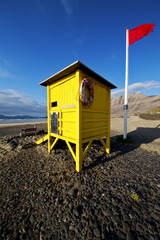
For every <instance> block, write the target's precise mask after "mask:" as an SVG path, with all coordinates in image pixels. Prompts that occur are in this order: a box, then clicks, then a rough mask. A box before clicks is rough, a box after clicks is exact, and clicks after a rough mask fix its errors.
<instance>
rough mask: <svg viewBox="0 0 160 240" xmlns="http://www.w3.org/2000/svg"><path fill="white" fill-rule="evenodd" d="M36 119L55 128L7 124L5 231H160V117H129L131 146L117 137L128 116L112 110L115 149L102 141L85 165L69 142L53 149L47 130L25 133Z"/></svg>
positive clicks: (23, 234) (102, 238) (149, 234)
mask: <svg viewBox="0 0 160 240" xmlns="http://www.w3.org/2000/svg"><path fill="white" fill-rule="evenodd" d="M34 125H35V126H36V127H37V130H38V131H39V130H41V129H44V130H47V123H34V124H33V125H30V124H27V125H17V124H16V125H15V126H14V125H13V124H12V125H10V124H9V125H7V126H5V127H2V128H0V172H1V174H0V182H1V184H0V196H1V201H0V219H1V225H0V236H1V237H0V239H2V240H6V239H9V240H10V239H24V240H27V239H36V240H37V239H39V240H42V239H48V240H50V239H51V240H52V239H53V240H54V239H55V240H60V239H61V240H62V239H77V240H81V239H86V240H87V239H93V240H94V239H95V240H110V239H113V240H134V239H137V240H150V239H154V240H158V239H159V236H160V218H159V215H160V203H159V196H160V184H159V183H160V161H159V159H160V155H159V154H158V153H157V152H155V149H156V147H155V146H156V144H157V145H158V144H159V136H160V134H159V130H160V128H159V122H158V121H146V120H142V119H139V118H137V117H131V118H128V132H129V133H128V135H129V136H130V138H131V139H133V142H132V143H131V145H133V146H131V145H127V144H121V143H119V142H118V141H116V139H117V140H118V138H119V136H120V135H122V133H123V119H121V118H112V119H111V153H110V154H106V153H105V149H104V147H103V146H102V144H101V143H100V141H94V142H93V144H92V146H91V148H90V149H89V151H88V153H87V155H86V157H85V159H84V160H83V171H82V172H81V173H77V172H76V171H75V161H74V159H73V157H72V155H71V153H70V151H69V150H68V147H67V145H66V144H63V142H61V141H59V142H58V143H57V144H56V146H55V148H54V149H53V151H52V152H51V154H49V153H48V144H47V142H46V143H44V144H40V145H35V142H36V141H37V140H38V139H39V138H41V137H42V135H41V134H39V135H33V136H26V137H22V138H21V137H19V134H20V132H21V129H22V128H26V127H32V126H34ZM141 146H142V147H143V146H146V149H147V150H152V151H146V149H145V150H144V149H142V148H141ZM83 147H85V146H83ZM143 148H145V147H143ZM73 150H75V149H73ZM83 150H84V149H83ZM157 151H158V147H157Z"/></svg>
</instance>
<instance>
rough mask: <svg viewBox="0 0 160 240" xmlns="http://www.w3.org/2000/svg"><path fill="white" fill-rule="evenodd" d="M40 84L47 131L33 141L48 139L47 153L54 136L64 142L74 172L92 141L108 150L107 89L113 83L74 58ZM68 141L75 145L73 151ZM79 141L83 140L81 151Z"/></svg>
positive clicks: (54, 142)
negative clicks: (44, 91) (44, 98)
mask: <svg viewBox="0 0 160 240" xmlns="http://www.w3.org/2000/svg"><path fill="white" fill-rule="evenodd" d="M40 85H42V86H46V87H47V102H48V134H47V135H46V136H45V137H43V138H41V139H40V140H38V141H37V144H40V143H42V142H43V141H46V140H48V152H49V153H50V152H51V150H52V149H53V147H54V146H55V144H56V142H57V141H58V139H62V140H64V141H66V144H67V146H68V148H69V149H70V152H71V154H72V156H73V158H74V160H75V162H76V170H77V171H78V172H80V171H81V170H82V161H83V159H84V157H85V155H86V154H87V152H88V150H89V148H90V146H91V144H92V142H93V140H95V139H99V140H100V141H101V143H102V144H103V145H104V147H105V149H106V152H107V153H109V152H110V99H111V95H110V92H111V89H113V88H116V87H115V86H114V85H113V84H111V83H110V82H108V81H107V80H105V79H104V78H103V77H101V76H100V75H98V74H97V73H95V72H94V71H92V70H91V69H90V68H88V67H87V66H85V65H84V64H83V63H81V62H80V61H76V62H75V63H73V64H71V65H70V66H68V67H66V68H64V69H63V70H61V71H60V72H58V73H56V74H55V75H53V76H51V77H50V78H48V79H46V80H45V81H43V82H41V83H40ZM103 137H106V142H105V141H104V140H103ZM70 143H74V144H75V145H76V151H75V152H74V151H73V149H72V147H71V144H70ZM83 143H87V146H86V148H85V150H84V152H83V151H82V144H83Z"/></svg>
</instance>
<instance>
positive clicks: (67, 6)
mask: <svg viewBox="0 0 160 240" xmlns="http://www.w3.org/2000/svg"><path fill="white" fill-rule="evenodd" d="M71 2H72V0H61V4H62V6H63V8H64V10H65V12H66V13H67V15H68V16H70V15H72V13H73V9H72V4H71Z"/></svg>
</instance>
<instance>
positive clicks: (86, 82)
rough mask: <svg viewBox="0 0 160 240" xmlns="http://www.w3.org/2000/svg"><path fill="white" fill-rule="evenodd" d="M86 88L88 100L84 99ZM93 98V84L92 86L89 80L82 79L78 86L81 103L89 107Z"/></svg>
mask: <svg viewBox="0 0 160 240" xmlns="http://www.w3.org/2000/svg"><path fill="white" fill-rule="evenodd" d="M86 87H88V89H89V98H88V99H87V98H86V95H85V88H86ZM93 97H94V89H93V84H92V82H91V80H89V79H88V78H84V79H83V80H82V82H81V85H80V100H81V101H82V103H83V104H85V105H90V104H91V102H92V101H93Z"/></svg>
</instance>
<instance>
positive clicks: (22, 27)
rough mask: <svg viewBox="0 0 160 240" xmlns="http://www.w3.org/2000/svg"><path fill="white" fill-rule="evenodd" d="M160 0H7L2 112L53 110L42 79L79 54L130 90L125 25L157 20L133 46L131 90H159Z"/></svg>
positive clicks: (1, 21)
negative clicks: (48, 108)
mask: <svg viewBox="0 0 160 240" xmlns="http://www.w3.org/2000/svg"><path fill="white" fill-rule="evenodd" d="M159 12H160V1H159V0H134V1H130V0H121V1H119V0H108V1H107V0H14V1H13V0H0V13H1V14H0V114H5V115H15V114H29V115H35V116H38V115H39V116H43V115H45V114H46V104H47V90H46V88H45V87H42V86H39V85H38V84H39V83H40V82H42V81H43V80H45V79H46V78H48V77H50V76H51V75H53V74H55V73H56V72H58V71H60V70H61V69H63V68H64V67H66V66H68V65H70V64H71V63H73V62H75V61H76V60H80V61H81V62H83V63H84V64H85V65H87V66H88V67H89V68H91V69H92V70H94V71H95V72H97V73H98V74H100V75H101V76H103V77H104V78H106V79H107V80H108V81H110V82H111V83H113V84H114V85H116V86H117V89H116V90H113V91H112V97H114V96H117V95H123V94H124V85H125V38H126V36H125V29H126V27H128V28H129V29H132V28H134V27H137V26H139V25H141V24H146V23H155V24H156V25H155V27H154V29H153V32H152V33H150V34H149V35H148V36H145V37H144V38H143V39H141V40H139V41H137V42H135V43H134V44H132V45H131V46H130V47H129V93H130V92H141V93H144V94H146V95H157V94H160V14H159Z"/></svg>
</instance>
